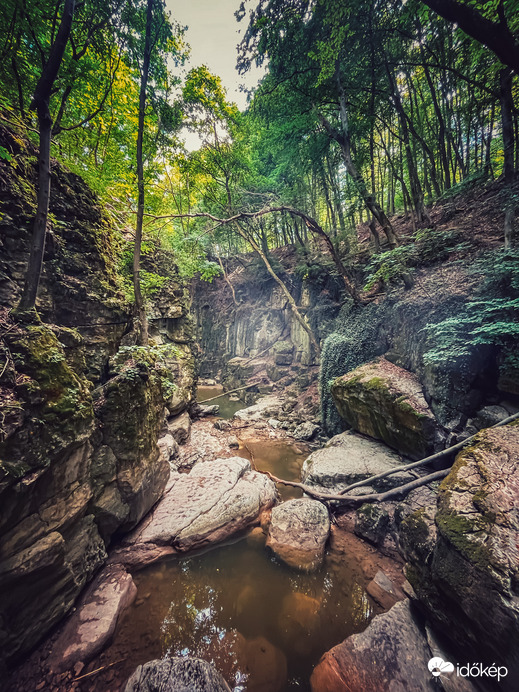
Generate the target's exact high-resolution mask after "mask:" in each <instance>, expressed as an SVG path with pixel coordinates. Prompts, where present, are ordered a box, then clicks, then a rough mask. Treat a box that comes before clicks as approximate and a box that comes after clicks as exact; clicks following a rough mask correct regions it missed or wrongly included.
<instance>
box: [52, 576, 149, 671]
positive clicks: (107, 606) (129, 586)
mask: <svg viewBox="0 0 519 692" xmlns="http://www.w3.org/2000/svg"><path fill="white" fill-rule="evenodd" d="M136 595H137V587H136V586H135V584H134V581H133V579H132V577H131V575H130V574H128V572H126V571H125V570H124V569H123V568H122V567H120V566H112V567H108V568H107V569H105V570H103V572H101V574H100V575H99V576H98V577H97V579H96V580H95V582H94V583H93V584H92V585H91V586H90V587H89V588H88V589H87V591H86V593H85V595H84V596H83V597H82V598H81V601H80V605H79V606H78V608H77V610H76V611H75V613H73V615H72V616H71V617H70V618H69V620H68V621H67V623H66V625H65V627H64V629H63V631H62V632H61V634H60V635H59V637H58V639H57V641H56V644H55V645H54V647H53V653H52V657H53V658H55V660H56V661H57V664H56V667H58V668H59V669H60V670H67V669H70V668H72V667H73V666H74V665H75V664H76V663H77V662H78V661H81V662H82V663H87V662H88V661H90V660H91V659H92V658H93V657H94V656H95V655H96V654H98V653H99V652H100V651H101V650H102V649H103V648H104V647H105V646H106V645H107V644H108V643H109V642H110V640H111V638H112V637H113V634H114V632H115V627H116V625H117V621H118V619H119V616H120V615H121V613H122V612H123V611H124V610H125V609H126V608H128V606H130V605H131V604H132V603H133V601H134V599H135V596H136Z"/></svg>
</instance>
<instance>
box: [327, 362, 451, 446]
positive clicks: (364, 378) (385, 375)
mask: <svg viewBox="0 0 519 692" xmlns="http://www.w3.org/2000/svg"><path fill="white" fill-rule="evenodd" d="M331 392H332V396H333V399H334V401H335V404H336V406H337V410H338V411H339V414H340V415H341V416H342V418H344V420H346V421H347V422H348V423H349V425H351V426H352V427H353V428H355V430H358V431H359V432H361V433H363V434H365V435H369V436H370V437H373V438H375V439H377V440H382V441H383V442H385V443H386V444H387V445H389V446H390V447H392V448H393V449H395V450H397V451H398V452H400V453H401V454H405V455H406V456H409V457H411V458H412V459H420V458H423V457H426V456H427V455H428V454H430V453H432V452H433V451H434V449H435V447H436V446H437V445H438V444H439V442H440V440H441V436H440V428H439V426H438V424H437V423H436V419H435V417H434V415H433V413H432V411H431V410H430V408H429V406H428V405H427V402H426V401H425V399H424V396H423V393H422V387H421V385H420V381H419V380H418V378H417V377H416V375H414V374H413V373H411V372H409V371H408V370H404V368H400V367H398V366H397V365H394V364H393V363H390V362H389V361H388V360H386V359H385V358H379V359H377V360H375V361H372V362H370V363H367V364H366V365H362V366H360V367H358V368H356V369H355V370H352V371H350V372H349V373H347V374H346V375H343V376H342V377H338V378H337V379H336V380H334V382H333V383H332V386H331Z"/></svg>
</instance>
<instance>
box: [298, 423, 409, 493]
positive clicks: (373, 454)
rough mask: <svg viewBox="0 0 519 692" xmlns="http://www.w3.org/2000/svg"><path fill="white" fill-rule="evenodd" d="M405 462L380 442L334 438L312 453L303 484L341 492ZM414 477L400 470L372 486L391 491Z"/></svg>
mask: <svg viewBox="0 0 519 692" xmlns="http://www.w3.org/2000/svg"><path fill="white" fill-rule="evenodd" d="M404 463H406V460H405V459H402V458H401V457H399V456H398V454H396V453H395V452H393V451H392V450H391V449H389V448H388V447H386V446H385V445H383V444H382V443H380V442H376V441H375V440H369V439H367V438H365V437H361V436H360V435H356V434H355V433H351V432H345V433H341V434H340V435H335V437H332V439H331V440H330V441H329V442H328V444H327V445H326V447H323V448H322V449H318V450H317V451H315V452H313V453H312V454H310V456H309V457H308V458H307V459H306V461H305V462H304V464H303V469H302V474H301V478H302V481H303V483H306V484H308V485H314V486H318V487H320V488H326V489H332V490H334V491H335V492H338V491H340V490H342V489H343V488H345V487H346V486H348V485H351V484H352V483H356V482H357V481H361V480H364V479H365V478H369V477H370V476H373V475H375V474H378V473H383V472H385V471H390V470H392V469H394V468H397V467H398V466H401V465H402V464H404ZM413 478H414V476H412V475H411V474H410V473H408V472H407V473H406V472H405V471H398V472H396V473H394V474H392V475H391V476H388V477H387V478H382V479H380V480H378V481H376V482H375V483H373V484H372V485H371V486H370V487H372V488H374V489H375V490H377V491H383V490H389V489H391V488H395V487H396V486H398V485H401V484H403V483H407V482H409V481H411V480H413Z"/></svg>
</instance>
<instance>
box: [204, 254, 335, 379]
mask: <svg viewBox="0 0 519 692" xmlns="http://www.w3.org/2000/svg"><path fill="white" fill-rule="evenodd" d="M272 257H273V258H274V261H275V262H276V263H279V264H277V265H276V270H277V271H278V273H279V276H280V277H281V278H282V280H283V281H284V282H285V284H286V286H287V288H288V289H289V290H290V292H291V294H292V296H293V298H294V300H295V301H296V303H297V305H298V307H299V309H300V312H301V314H302V315H304V316H306V317H307V319H308V321H309V323H310V324H311V326H312V328H313V329H314V331H315V333H316V335H317V338H318V339H321V340H322V339H324V338H325V337H326V335H327V334H328V333H329V331H330V325H331V323H332V320H333V319H334V318H335V316H336V315H337V313H338V311H339V302H338V300H339V286H338V285H337V282H336V281H335V279H334V278H333V277H327V279H326V282H325V285H324V286H318V285H316V284H312V283H311V282H309V281H307V280H304V279H301V278H300V276H298V274H297V273H296V272H295V267H296V265H297V261H298V259H297V255H296V251H295V248H293V247H288V248H282V249H281V250H274V251H273V252H272ZM258 262H259V260H257V259H256V258H254V256H253V255H243V256H241V257H240V258H239V260H235V261H232V262H230V263H229V268H228V280H229V281H230V282H231V283H232V285H233V287H234V291H235V295H236V302H234V300H233V296H232V293H231V290H230V288H229V285H228V283H227V282H226V281H225V280H224V278H223V277H219V278H216V279H214V280H213V282H212V283H211V284H209V283H206V282H203V281H199V280H197V281H194V282H193V286H192V305H191V311H192V315H193V320H194V323H195V329H196V335H197V341H198V343H199V345H200V349H201V362H200V374H201V376H203V377H214V376H215V375H217V373H218V372H219V371H221V370H222V368H224V366H225V364H226V362H227V361H228V360H230V359H232V358H235V357H240V358H244V357H245V358H248V357H251V356H256V355H258V354H259V353H261V352H262V351H265V350H268V349H269V348H273V346H274V344H275V343H277V342H279V341H289V342H291V343H292V344H293V347H294V358H293V362H294V363H300V364H301V365H304V366H306V365H314V364H316V362H315V357H314V355H313V354H312V350H311V347H310V340H309V338H308V334H307V332H306V331H305V330H304V329H303V328H302V327H301V325H300V324H299V322H298V321H297V320H296V319H295V318H294V315H293V313H292V311H291V309H290V307H289V305H288V303H287V300H286V298H285V296H284V294H283V292H282V291H281V289H280V288H279V286H278V285H277V284H276V282H275V281H274V280H273V279H272V277H270V276H269V275H268V274H266V273H265V271H264V270H263V269H262V267H261V266H260V265H259V264H258Z"/></svg>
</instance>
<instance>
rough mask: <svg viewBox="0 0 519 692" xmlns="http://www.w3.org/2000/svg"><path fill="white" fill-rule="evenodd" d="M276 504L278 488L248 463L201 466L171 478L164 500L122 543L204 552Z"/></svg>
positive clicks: (229, 461) (237, 459)
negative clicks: (210, 545)
mask: <svg viewBox="0 0 519 692" xmlns="http://www.w3.org/2000/svg"><path fill="white" fill-rule="evenodd" d="M275 501H276V486H275V484H274V483H273V482H272V481H271V480H270V479H269V478H267V476H265V475H264V474H261V473H257V472H256V471H252V470H251V466H250V462H249V461H248V460H247V459H242V458H241V457H231V458H230V459H216V460H214V461H206V462H202V463H198V464H196V465H195V466H194V468H193V469H192V471H191V472H190V473H177V474H173V475H172V477H171V481H170V486H169V489H168V490H167V492H166V493H165V494H164V497H163V498H162V500H161V501H160V502H159V503H158V505H157V506H156V507H155V509H154V510H153V512H152V513H150V515H149V516H148V517H147V518H146V519H145V520H144V521H143V522H142V523H141V525H140V526H138V527H137V529H136V530H135V531H134V532H133V533H132V534H131V535H130V536H129V537H128V538H126V539H125V541H124V543H125V544H126V545H128V546H132V549H133V548H134V547H135V546H138V547H139V546H141V545H142V544H149V543H152V544H154V545H162V546H164V545H171V546H173V547H174V548H175V549H176V550H178V551H186V550H191V549H194V548H200V547H202V546H205V545H208V544H211V543H216V542H218V541H221V540H224V539H226V538H228V537H229V536H231V535H233V534H235V533H237V532H238V531H242V530H244V529H246V528H248V527H249V526H252V525H254V524H255V523H257V522H258V521H259V517H260V514H261V513H262V512H263V511H264V510H266V509H269V508H270V507H271V506H272V505H273V504H274V503H275Z"/></svg>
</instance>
